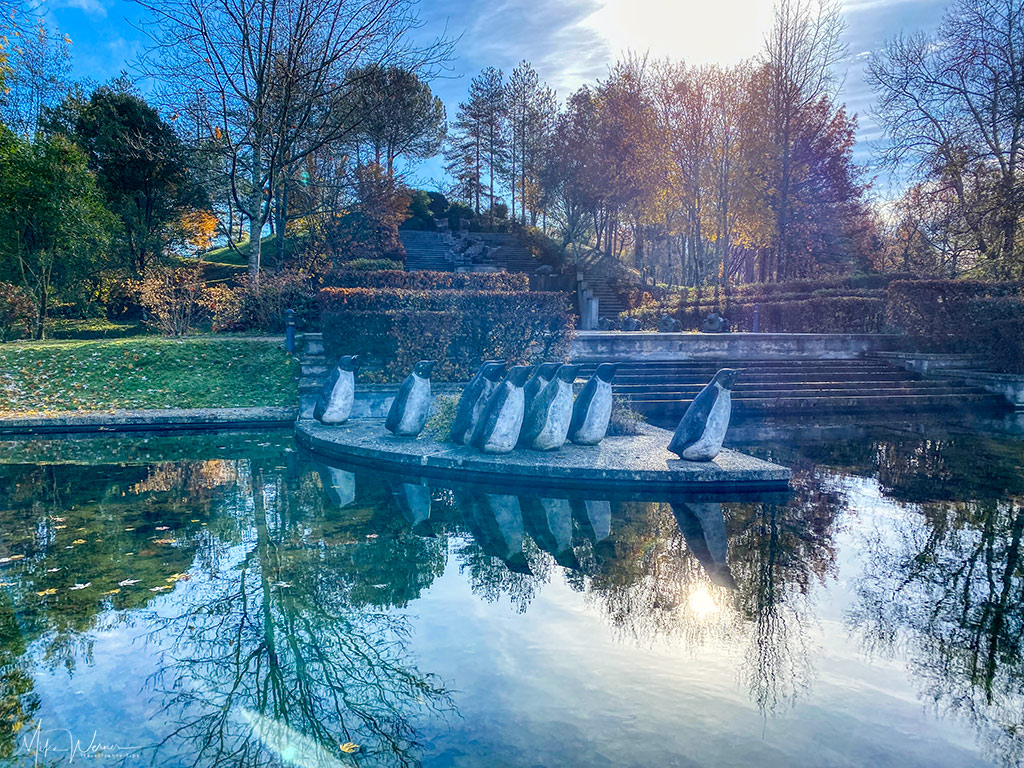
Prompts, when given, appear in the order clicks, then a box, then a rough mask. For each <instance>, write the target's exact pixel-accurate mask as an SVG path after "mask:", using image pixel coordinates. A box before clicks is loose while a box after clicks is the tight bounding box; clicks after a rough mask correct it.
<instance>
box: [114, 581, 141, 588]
mask: <svg viewBox="0 0 1024 768" xmlns="http://www.w3.org/2000/svg"><path fill="white" fill-rule="evenodd" d="M138 583H139V580H138V579H125V580H124V581H119V582H117V586H119V587H130V586H131V585H132V584H138Z"/></svg>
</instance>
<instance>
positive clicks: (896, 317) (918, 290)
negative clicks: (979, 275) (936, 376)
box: [887, 280, 1024, 351]
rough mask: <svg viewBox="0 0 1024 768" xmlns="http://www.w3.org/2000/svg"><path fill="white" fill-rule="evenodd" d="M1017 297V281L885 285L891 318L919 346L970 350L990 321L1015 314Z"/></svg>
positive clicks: (1020, 289) (1023, 287)
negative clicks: (1004, 299)
mask: <svg viewBox="0 0 1024 768" xmlns="http://www.w3.org/2000/svg"><path fill="white" fill-rule="evenodd" d="M1022 297H1024V283H1020V282H1002V283H983V282H977V281H971V280H906V281H899V282H895V283H893V284H892V285H890V286H889V304H888V308H887V311H888V316H889V320H890V322H892V323H893V324H894V325H896V326H897V327H899V328H901V329H902V330H903V331H905V332H906V333H907V335H908V336H911V337H913V338H914V339H915V340H916V341H917V343H918V345H919V346H920V347H921V348H923V349H932V350H947V351H960V350H962V351H969V350H971V349H972V348H973V347H975V346H976V345H977V343H978V338H979V332H980V333H981V334H983V335H985V336H986V337H987V336H988V335H989V334H990V332H991V323H992V322H994V321H997V320H1000V319H1007V315H1008V314H1009V315H1013V314H1014V313H1015V312H1016V309H1015V305H1016V304H1019V303H1020V302H1021V301H1022ZM1001 298H1006V299H1009V301H1006V302H999V301H998V300H999V299H1001ZM993 301H994V302H995V303H992V302H993Z"/></svg>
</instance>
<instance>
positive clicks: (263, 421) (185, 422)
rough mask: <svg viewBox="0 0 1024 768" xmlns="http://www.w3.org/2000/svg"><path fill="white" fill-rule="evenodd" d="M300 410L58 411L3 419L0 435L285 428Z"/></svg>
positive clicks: (168, 409) (286, 408)
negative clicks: (50, 413) (48, 414)
mask: <svg viewBox="0 0 1024 768" xmlns="http://www.w3.org/2000/svg"><path fill="white" fill-rule="evenodd" d="M297 413H298V411H297V409H296V408H294V407H259V408H154V409H151V410H145V411H109V412H102V413H101V412H93V413H58V414H54V415H52V416H24V417H14V418H3V419H0V435H12V434H28V435H38V434H51V433H56V432H125V431H138V430H150V431H152V430H165V429H210V428H215V429H226V428H238V427H251V428H255V427H283V426H290V425H292V424H293V423H294V422H295V418H296V416H297Z"/></svg>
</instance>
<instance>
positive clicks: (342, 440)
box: [295, 419, 790, 491]
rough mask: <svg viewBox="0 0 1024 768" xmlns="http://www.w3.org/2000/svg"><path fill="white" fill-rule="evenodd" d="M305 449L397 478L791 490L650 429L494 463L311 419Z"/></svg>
mask: <svg viewBox="0 0 1024 768" xmlns="http://www.w3.org/2000/svg"><path fill="white" fill-rule="evenodd" d="M295 432H296V438H297V439H298V441H299V443H300V444H302V445H304V446H305V447H307V448H309V449H310V450H312V451H313V452H314V453H317V454H320V455H322V456H325V457H327V458H333V459H340V460H342V461H344V462H345V463H348V464H358V465H363V466H368V467H372V468H377V469H381V470H386V471H392V472H402V471H407V472H408V473H409V474H414V475H422V476H428V477H429V476H433V477H446V478H454V479H463V480H466V481H471V482H484V483H487V482H489V483H498V484H502V485H508V484H515V485H533V486H536V485H542V486H551V485H553V484H557V485H559V486H561V487H567V488H580V489H588V490H590V489H595V490H596V489H598V488H602V487H605V488H615V489H616V490H620V491H622V490H627V489H644V490H665V491H684V490H702V491H705V490H706V491H735V490H741V491H778V490H785V489H786V488H787V487H788V486H789V479H790V471H789V469H787V468H786V467H782V466H779V465H778V464H772V463H770V462H767V461H763V460H761V459H757V458H754V457H753V456H748V455H747V454H744V453H738V452H736V451H730V450H723V451H722V452H721V454H719V456H718V458H716V459H715V460H714V461H711V462H691V461H683V460H682V459H679V458H677V457H676V456H675V454H672V453H669V452H668V450H667V448H666V446H667V445H668V443H669V440H670V439H671V437H672V435H671V433H670V432H668V431H666V430H664V429H659V428H657V427H650V426H644V427H643V434H640V435H632V436H629V437H608V438H605V440H604V442H602V443H601V444H600V445H598V446H592V447H581V446H577V445H572V444H571V443H570V444H567V445H565V446H564V447H562V448H561V449H560V450H557V451H552V452H549V453H540V452H538V451H531V450H527V449H516V450H515V451H513V452H512V453H508V454H504V455H500V456H492V455H488V454H483V453H480V452H478V451H476V450H473V449H471V448H466V447H464V446H460V445H454V444H452V443H442V442H438V441H436V440H434V439H432V438H430V437H427V436H421V437H419V438H416V439H409V438H398V437H393V436H392V435H390V434H388V433H387V432H386V431H385V429H384V420H383V419H356V420H353V421H350V422H349V423H347V424H343V425H341V426H330V427H328V426H324V425H323V424H320V423H319V422H317V421H313V420H311V419H302V420H299V421H297V422H296V424H295Z"/></svg>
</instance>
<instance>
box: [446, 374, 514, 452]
mask: <svg viewBox="0 0 1024 768" xmlns="http://www.w3.org/2000/svg"><path fill="white" fill-rule="evenodd" d="M504 375H505V363H504V362H502V361H501V360H487V361H486V362H485V363H484V364H483V365H481V366H480V368H479V369H478V370H477V372H476V373H474V374H473V378H472V379H470V380H469V384H467V385H466V388H465V389H464V390H462V396H461V397H460V398H459V405H458V407H457V408H456V411H455V423H454V424H453V425H452V442H455V443H458V444H459V445H465V444H466V443H468V442H469V440H470V438H472V437H473V430H474V429H476V425H477V422H479V421H480V416H481V414H483V412H484V408H486V407H487V398H488V397H490V396H491V393H492V392H493V391H494V390H495V389H497V387H498V384H500V383H501V377H502V376H504Z"/></svg>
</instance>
